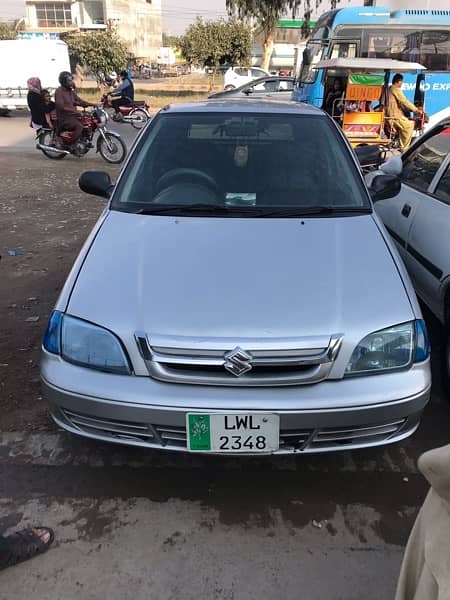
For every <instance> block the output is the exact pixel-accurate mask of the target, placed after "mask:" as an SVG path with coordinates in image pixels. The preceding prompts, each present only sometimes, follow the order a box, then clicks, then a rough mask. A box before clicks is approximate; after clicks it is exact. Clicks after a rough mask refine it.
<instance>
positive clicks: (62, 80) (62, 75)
mask: <svg viewBox="0 0 450 600" xmlns="http://www.w3.org/2000/svg"><path fill="white" fill-rule="evenodd" d="M69 79H73V77H72V73H69V71H63V72H62V73H60V74H59V77H58V81H59V83H60V84H61V85H62V86H66V85H67V82H68V80H69Z"/></svg>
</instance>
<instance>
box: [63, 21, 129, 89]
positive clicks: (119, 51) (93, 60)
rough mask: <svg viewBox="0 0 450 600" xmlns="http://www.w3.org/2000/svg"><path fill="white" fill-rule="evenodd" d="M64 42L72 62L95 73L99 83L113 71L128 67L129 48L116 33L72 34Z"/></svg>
mask: <svg viewBox="0 0 450 600" xmlns="http://www.w3.org/2000/svg"><path fill="white" fill-rule="evenodd" d="M64 41H65V42H66V43H67V45H68V47H69V55H70V57H71V59H72V61H74V62H76V63H79V64H80V65H81V66H82V67H83V69H85V70H87V71H90V72H91V73H93V75H95V78H96V80H97V83H100V82H102V81H103V80H104V78H105V76H106V75H108V73H111V71H120V70H122V69H125V68H126V67H127V65H128V62H129V57H130V55H129V52H128V50H127V47H126V45H125V44H124V42H123V41H122V40H121V39H120V37H119V36H118V35H117V34H116V33H115V32H114V31H99V32H89V33H79V34H75V35H73V34H71V35H67V36H65V37H64Z"/></svg>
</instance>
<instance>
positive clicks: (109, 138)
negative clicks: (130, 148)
mask: <svg viewBox="0 0 450 600" xmlns="http://www.w3.org/2000/svg"><path fill="white" fill-rule="evenodd" d="M104 136H105V138H103V137H100V138H99V140H98V146H97V147H98V151H99V152H100V155H101V157H102V158H103V159H104V160H106V162H109V163H111V164H113V165H118V164H120V163H121V162H122V161H123V160H124V159H125V157H126V155H127V147H126V146H125V143H124V141H123V140H122V138H120V137H119V136H118V135H116V134H114V133H110V132H105V133H104Z"/></svg>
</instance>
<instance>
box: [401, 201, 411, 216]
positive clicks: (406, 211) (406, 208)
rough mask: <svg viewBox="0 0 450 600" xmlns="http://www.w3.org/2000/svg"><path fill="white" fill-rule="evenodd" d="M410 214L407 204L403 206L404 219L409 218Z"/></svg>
mask: <svg viewBox="0 0 450 600" xmlns="http://www.w3.org/2000/svg"><path fill="white" fill-rule="evenodd" d="M410 213H411V207H410V205H409V204H405V206H404V207H403V208H402V215H403V216H404V217H406V218H408V217H409V215H410Z"/></svg>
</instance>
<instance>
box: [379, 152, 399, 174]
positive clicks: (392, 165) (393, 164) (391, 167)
mask: <svg viewBox="0 0 450 600" xmlns="http://www.w3.org/2000/svg"><path fill="white" fill-rule="evenodd" d="M380 169H381V171H383V173H386V175H396V176H397V177H400V175H401V174H402V171H403V161H402V159H401V156H391V158H389V159H388V160H387V161H386V162H385V163H383V164H382V165H381V167H380Z"/></svg>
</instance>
